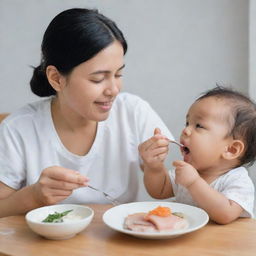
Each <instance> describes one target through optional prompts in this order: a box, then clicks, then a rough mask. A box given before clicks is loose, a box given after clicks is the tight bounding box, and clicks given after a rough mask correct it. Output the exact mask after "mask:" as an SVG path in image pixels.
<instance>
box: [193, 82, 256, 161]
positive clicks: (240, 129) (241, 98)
mask: <svg viewBox="0 0 256 256" xmlns="http://www.w3.org/2000/svg"><path fill="white" fill-rule="evenodd" d="M208 97H216V98H219V99H222V100H225V101H226V102H227V105H228V106H229V107H230V110H231V115H230V116H229V117H228V118H229V120H228V121H229V123H230V130H229V132H228V134H227V136H232V137H233V138H234V139H240V140H242V141H243V142H244V144H245V149H244V153H243V154H242V156H241V157H240V158H239V160H240V165H248V166H251V165H252V164H253V163H254V162H255V160H256V104H255V103H254V102H253V101H252V100H251V99H250V98H249V97H247V96H245V95H243V94H242V93H240V92H238V91H235V90H233V89H232V88H227V87H223V86H216V87H215V88H213V89H211V90H209V91H206V92H205V93H203V94H202V95H201V96H200V97H199V98H198V99H197V101H199V100H202V99H204V98H208Z"/></svg>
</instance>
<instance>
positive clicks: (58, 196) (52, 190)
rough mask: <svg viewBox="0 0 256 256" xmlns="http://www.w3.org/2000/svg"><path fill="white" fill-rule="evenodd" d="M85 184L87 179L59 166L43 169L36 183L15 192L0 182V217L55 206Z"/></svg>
mask: <svg viewBox="0 0 256 256" xmlns="http://www.w3.org/2000/svg"><path fill="white" fill-rule="evenodd" d="M87 182H88V178H86V177H84V176H82V175H80V174H79V173H78V172H76V171H74V170H70V169H66V168H63V167H59V166H52V167H49V168H46V169H44V170H43V171H42V174H41V176H40V178H39V180H38V182H37V183H35V184H33V185H30V186H27V187H24V188H22V189H20V190H17V191H16V190H14V189H12V188H10V187H8V186H7V185H5V184H4V183H2V182H0V217H5V216H11V215H17V214H24V213H26V212H28V211H29V210H31V209H34V208H37V207H41V206H44V205H52V204H56V203H58V202H60V201H62V200H64V199H65V198H67V197H68V196H69V195H71V194H72V192H73V190H74V189H77V188H80V187H84V186H86V185H87Z"/></svg>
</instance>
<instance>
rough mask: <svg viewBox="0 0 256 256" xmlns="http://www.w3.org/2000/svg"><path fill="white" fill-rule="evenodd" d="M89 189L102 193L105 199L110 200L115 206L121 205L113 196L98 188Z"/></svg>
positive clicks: (89, 186)
mask: <svg viewBox="0 0 256 256" xmlns="http://www.w3.org/2000/svg"><path fill="white" fill-rule="evenodd" d="M87 187H88V188H90V189H93V190H95V191H98V192H100V193H102V194H103V195H104V196H105V198H106V199H108V200H109V201H110V202H111V203H112V204H113V205H119V204H120V202H118V201H117V200H116V199H115V198H113V197H112V196H111V195H109V194H107V193H106V192H104V191H102V190H100V189H98V188H95V187H92V186H91V185H88V186H87Z"/></svg>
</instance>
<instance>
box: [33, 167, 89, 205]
mask: <svg viewBox="0 0 256 256" xmlns="http://www.w3.org/2000/svg"><path fill="white" fill-rule="evenodd" d="M88 181H89V179H88V178H87V177H85V176H82V175H81V174H79V173H78V172H77V171H74V170H70V169H66V168H63V167H60V166H52V167H49V168H46V169H44V170H43V171H42V173H41V176H40V178H39V180H38V182H37V183H35V184H34V185H33V191H34V198H35V201H37V202H38V203H39V204H41V205H52V204H56V203H58V202H59V201H62V200H64V199H66V198H67V197H68V196H70V195H71V194H72V192H73V190H74V189H77V188H80V187H84V186H87V182H88Z"/></svg>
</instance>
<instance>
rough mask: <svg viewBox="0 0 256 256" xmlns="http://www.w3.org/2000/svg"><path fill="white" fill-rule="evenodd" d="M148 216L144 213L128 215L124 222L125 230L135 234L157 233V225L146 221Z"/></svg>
mask: <svg viewBox="0 0 256 256" xmlns="http://www.w3.org/2000/svg"><path fill="white" fill-rule="evenodd" d="M146 215H147V214H146V213H144V212H139V213H134V214H130V215H128V216H127V217H126V218H125V221H124V228H126V229H130V230H132V231H135V232H157V229H156V227H155V225H154V224H153V223H152V222H149V221H147V220H145V216H146Z"/></svg>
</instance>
